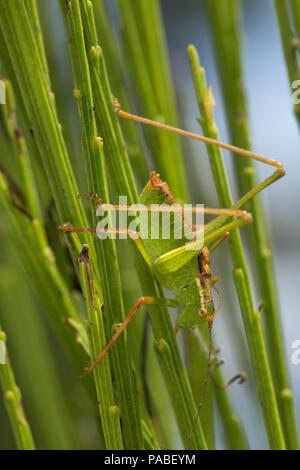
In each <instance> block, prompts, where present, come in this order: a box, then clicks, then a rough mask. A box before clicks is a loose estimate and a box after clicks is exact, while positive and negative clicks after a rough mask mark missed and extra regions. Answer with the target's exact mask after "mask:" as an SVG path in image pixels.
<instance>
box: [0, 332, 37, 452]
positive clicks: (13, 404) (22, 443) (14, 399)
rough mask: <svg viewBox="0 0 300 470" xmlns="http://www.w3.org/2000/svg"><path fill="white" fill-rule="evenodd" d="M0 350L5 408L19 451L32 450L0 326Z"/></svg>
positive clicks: (26, 423)
mask: <svg viewBox="0 0 300 470" xmlns="http://www.w3.org/2000/svg"><path fill="white" fill-rule="evenodd" d="M0 348H1V357H2V358H3V359H4V361H5V362H4V363H2V362H1V363H0V382H1V387H2V390H3V395H4V401H5V406H6V409H7V412H8V415H9V419H10V422H11V426H12V429H13V432H14V436H15V439H16V443H17V447H18V449H19V450H34V449H35V444H34V441H33V437H32V434H31V429H30V426H29V423H28V421H27V420H26V416H25V413H24V410H23V406H22V402H21V399H22V395H21V391H20V389H19V387H18V386H17V385H16V381H15V376H14V373H13V370H12V367H11V364H10V360H9V357H8V353H7V350H6V335H5V333H4V331H3V330H2V328H1V326H0Z"/></svg>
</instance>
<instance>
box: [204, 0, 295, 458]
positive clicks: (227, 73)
mask: <svg viewBox="0 0 300 470" xmlns="http://www.w3.org/2000/svg"><path fill="white" fill-rule="evenodd" d="M207 5H208V7H209V12H210V18H211V22H212V27H213V33H214V39H215V44H216V52H217V58H218V65H219V70H220V77H221V82H222V87H223V93H224V97H225V101H226V112H227V116H228V122H229V130H230V134H231V140H232V143H233V144H234V145H236V146H238V147H241V148H245V149H247V150H250V147H251V144H250V132H249V126H248V120H247V106H246V97H245V92H244V87H243V77H242V67H241V52H240V49H241V48H240V35H239V27H238V23H239V18H240V9H239V3H238V2H236V1H232V0H229V1H228V0H225V1H224V0H221V1H217V2H216V0H212V1H210V2H207ZM234 166H235V172H236V180H237V184H238V186H239V191H240V194H245V193H246V192H248V191H249V190H250V189H251V188H253V187H254V186H256V184H257V180H256V175H255V166H254V163H253V162H252V161H251V160H250V159H247V160H246V159H244V158H242V157H240V156H238V155H234ZM247 209H248V210H249V211H250V212H251V214H252V215H253V219H254V220H253V224H251V226H250V231H251V242H252V243H251V248H252V251H253V252H254V255H255V263H256V267H257V272H258V277H259V289H260V297H261V300H262V305H263V310H264V313H265V315H264V317H263V318H264V321H265V324H266V330H265V331H266V336H267V344H268V346H269V353H270V367H271V371H272V376H273V378H274V384H275V391H276V398H277V402H278V407H279V411H280V416H281V420H282V426H283V431H284V434H285V439H286V444H287V448H290V449H295V448H298V438H297V426H296V421H295V415H294V409H293V400H292V398H291V399H287V398H286V396H287V392H286V391H287V390H288V391H289V392H290V396H291V397H292V391H291V388H290V383H289V377H288V367H287V363H286V359H285V351H284V340H283V336H282V328H281V321H280V312H279V307H278V299H277V294H276V292H277V289H276V281H275V274H274V268H273V260H272V250H271V244H270V241H269V240H270V234H269V233H268V232H269V230H268V227H267V225H266V216H265V214H264V211H263V207H262V204H261V201H260V197H259V195H258V196H256V197H255V198H253V199H252V200H251V201H250V202H249V203H248V205H247Z"/></svg>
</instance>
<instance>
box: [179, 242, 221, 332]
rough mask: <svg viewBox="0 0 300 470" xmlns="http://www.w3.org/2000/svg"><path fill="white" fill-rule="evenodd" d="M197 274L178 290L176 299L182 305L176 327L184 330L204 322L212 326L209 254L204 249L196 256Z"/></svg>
mask: <svg viewBox="0 0 300 470" xmlns="http://www.w3.org/2000/svg"><path fill="white" fill-rule="evenodd" d="M196 263H197V270H198V273H197V274H196V275H195V276H194V278H193V279H191V280H190V282H189V283H187V284H186V285H185V286H184V287H183V288H182V289H180V290H179V292H178V294H177V296H176V299H177V300H178V301H180V302H182V303H183V304H184V306H183V307H182V309H181V312H180V315H179V316H178V319H177V322H176V323H177V325H178V326H179V327H181V328H184V329H190V328H195V326H197V325H199V324H200V323H202V322H203V320H206V321H207V322H208V326H209V327H210V325H211V324H212V321H213V319H214V315H215V308H214V302H213V298H212V285H213V283H214V281H213V280H212V276H211V267H210V253H209V250H208V248H207V247H204V248H203V249H202V251H201V252H200V253H199V255H198V256H197V261H196Z"/></svg>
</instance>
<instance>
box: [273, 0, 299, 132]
mask: <svg viewBox="0 0 300 470" xmlns="http://www.w3.org/2000/svg"><path fill="white" fill-rule="evenodd" d="M273 3H274V7H275V11H276V14H277V20H278V25H279V31H280V35H281V42H282V48H283V53H284V58H285V63H286V68H287V72H288V77H289V82H290V87H291V93H293V91H294V90H295V89H294V88H293V83H294V82H295V81H296V80H300V70H299V64H298V54H299V51H298V49H299V37H298V38H297V37H295V36H294V35H293V29H294V28H293V25H292V21H291V19H290V15H289V8H288V2H287V0H273ZM295 3H296V2H294V12H295V13H298V15H297V17H296V18H297V20H296V21H297V22H298V23H296V25H297V34H299V29H298V26H299V6H297V7H296V8H295ZM294 112H295V116H296V119H297V121H298V125H300V106H299V105H297V104H295V105H294Z"/></svg>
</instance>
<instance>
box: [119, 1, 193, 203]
mask: <svg viewBox="0 0 300 470" xmlns="http://www.w3.org/2000/svg"><path fill="white" fill-rule="evenodd" d="M118 5H119V9H120V13H121V15H122V20H123V26H124V27H123V29H122V33H123V35H124V42H125V50H126V51H127V60H128V64H129V65H130V66H131V67H132V72H133V73H132V79H133V82H134V84H135V87H136V91H137V94H138V98H139V104H140V108H141V113H142V114H143V115H145V116H147V117H149V118H150V119H154V120H158V121H162V122H165V123H167V124H170V125H175V126H176V125H177V124H178V117H177V110H176V105H175V92H174V89H173V80H172V76H171V73H170V65H169V60H168V54H167V48H166V41H165V37H164V30H163V25H162V18H161V11H160V6H159V2H158V1H157V0H152V1H151V2H145V1H143V0H127V2H123V1H122V0H120V1H119V2H118ZM120 104H121V107H122V108H124V105H123V103H120ZM145 132H146V135H147V140H148V143H149V146H150V148H151V152H152V155H153V158H154V162H155V168H156V170H157V171H159V172H161V174H162V177H163V178H164V179H166V181H168V184H169V185H170V187H171V188H174V190H173V192H174V197H175V199H177V200H178V202H179V203H181V202H183V201H184V202H189V199H190V194H189V186H188V182H187V176H186V169H185V162H184V156H183V153H182V147H181V142H180V138H179V137H178V136H177V135H175V134H171V133H162V132H159V131H157V130H156V129H154V128H147V129H145Z"/></svg>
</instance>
